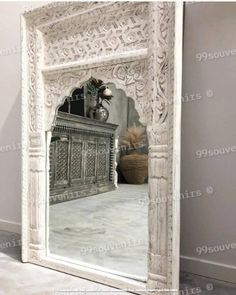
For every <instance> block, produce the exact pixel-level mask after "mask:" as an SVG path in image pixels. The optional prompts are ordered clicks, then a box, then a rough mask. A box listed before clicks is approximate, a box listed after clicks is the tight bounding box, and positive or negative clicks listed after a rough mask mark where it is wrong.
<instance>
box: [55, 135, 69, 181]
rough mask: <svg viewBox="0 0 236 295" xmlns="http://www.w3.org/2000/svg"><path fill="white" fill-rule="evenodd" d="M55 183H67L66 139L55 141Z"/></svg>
mask: <svg viewBox="0 0 236 295" xmlns="http://www.w3.org/2000/svg"><path fill="white" fill-rule="evenodd" d="M56 150H57V151H56V159H55V163H56V164H55V184H67V183H68V154H69V142H68V140H67V139H64V140H59V141H57V142H56Z"/></svg>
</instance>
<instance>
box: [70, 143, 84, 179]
mask: <svg viewBox="0 0 236 295" xmlns="http://www.w3.org/2000/svg"><path fill="white" fill-rule="evenodd" d="M82 151H83V143H82V142H79V141H72V146H71V170H70V173H71V174H70V175H71V179H72V180H73V179H80V178H81V177H82V156H83V155H82Z"/></svg>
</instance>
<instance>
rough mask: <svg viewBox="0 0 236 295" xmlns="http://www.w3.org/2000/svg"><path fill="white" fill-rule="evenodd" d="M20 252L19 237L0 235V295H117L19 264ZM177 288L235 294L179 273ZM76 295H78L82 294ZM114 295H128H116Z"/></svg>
mask: <svg viewBox="0 0 236 295" xmlns="http://www.w3.org/2000/svg"><path fill="white" fill-rule="evenodd" d="M20 252H21V246H20V235H17V234H13V233H8V232H5V231H0V295H59V294H60V293H59V291H62V290H67V291H68V292H67V294H68V295H69V294H70V292H69V291H70V290H87V291H88V293H87V294H93V295H114V294H117V289H114V288H110V287H107V286H104V285H101V284H98V283H94V282H90V281H87V280H84V279H81V278H77V277H73V276H70V275H67V274H64V273H60V272H57V271H54V270H50V269H47V268H43V267H40V266H37V265H33V264H29V263H21V261H20ZM180 286H181V287H180V295H193V294H201V295H235V294H236V285H234V284H230V283H226V282H222V281H217V280H213V279H209V278H205V277H202V276H197V275H194V274H188V273H181V275H180ZM96 290H101V291H99V292H98V291H96ZM89 291H93V292H89ZM61 294H63V293H61ZM72 294H73V293H72V292H71V295H72ZM74 294H75V293H74ZM77 294H81V295H82V294H84V292H80V293H79V292H77ZM118 294H119V295H128V294H130V293H127V292H125V291H119V293H118Z"/></svg>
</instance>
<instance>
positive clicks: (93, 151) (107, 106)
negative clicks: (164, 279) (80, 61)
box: [48, 77, 148, 281]
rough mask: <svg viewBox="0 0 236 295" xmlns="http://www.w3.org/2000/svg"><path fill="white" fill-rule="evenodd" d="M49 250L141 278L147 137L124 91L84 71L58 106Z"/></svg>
mask: <svg viewBox="0 0 236 295" xmlns="http://www.w3.org/2000/svg"><path fill="white" fill-rule="evenodd" d="M48 229H49V253H50V254H52V255H58V256H61V259H65V260H67V259H69V260H71V261H74V263H79V264H80V263H82V264H86V265H88V266H89V265H90V266H91V267H93V268H104V269H106V270H107V271H109V272H115V273H119V274H120V275H123V276H126V277H133V278H136V279H139V280H141V281H146V280H147V253H148V140H147V134H146V128H145V127H144V126H143V125H142V124H141V123H140V122H139V115H138V113H137V111H136V109H135V106H134V101H133V99H132V98H130V97H127V96H126V94H125V92H124V91H123V90H119V89H117V88H116V85H114V84H113V83H104V81H101V80H99V79H95V78H94V77H91V78H90V79H89V80H88V81H86V82H85V83H84V84H83V85H82V86H81V87H80V88H75V89H72V91H71V93H70V95H69V96H68V97H66V98H65V101H64V104H63V105H61V106H60V107H59V109H58V112H57V115H56V123H55V127H54V128H53V130H52V137H51V143H50V207H49V226H48Z"/></svg>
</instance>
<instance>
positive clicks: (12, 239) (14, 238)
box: [0, 231, 21, 261]
mask: <svg viewBox="0 0 236 295" xmlns="http://www.w3.org/2000/svg"><path fill="white" fill-rule="evenodd" d="M0 253H4V254H5V255H7V256H9V257H11V258H13V259H15V260H18V261H21V236H20V235H19V234H16V233H9V232H6V231H0Z"/></svg>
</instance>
